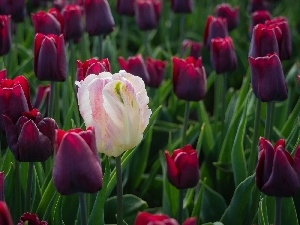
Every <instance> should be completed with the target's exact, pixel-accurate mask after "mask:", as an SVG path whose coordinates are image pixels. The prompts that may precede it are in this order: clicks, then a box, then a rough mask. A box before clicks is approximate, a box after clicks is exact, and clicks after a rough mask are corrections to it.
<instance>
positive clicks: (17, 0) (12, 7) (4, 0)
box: [0, 0, 26, 23]
mask: <svg viewBox="0 0 300 225" xmlns="http://www.w3.org/2000/svg"><path fill="white" fill-rule="evenodd" d="M0 15H11V17H12V20H13V21H14V22H16V23H18V22H22V21H24V19H25V16H26V5H25V0H13V1H11V0H1V1H0Z"/></svg>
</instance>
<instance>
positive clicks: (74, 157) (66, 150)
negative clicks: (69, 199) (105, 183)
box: [53, 128, 102, 195]
mask: <svg viewBox="0 0 300 225" xmlns="http://www.w3.org/2000/svg"><path fill="white" fill-rule="evenodd" d="M55 140H56V141H55V142H56V144H55V158H54V165H53V182H54V185H55V187H56V189H57V191H58V192H59V193H60V194H62V195H69V194H73V193H77V192H85V193H95V192H97V191H99V190H100V189H101V187H102V169H101V163H100V159H99V156H98V153H97V148H96V140H95V133H94V130H93V129H87V130H86V131H84V130H81V129H79V128H76V129H72V130H69V131H63V130H56V139H55ZM82 159H84V160H82Z"/></svg>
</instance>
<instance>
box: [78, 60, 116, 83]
mask: <svg viewBox="0 0 300 225" xmlns="http://www.w3.org/2000/svg"><path fill="white" fill-rule="evenodd" d="M101 72H111V68H110V64H109V61H108V59H107V58H105V59H101V60H98V59H95V58H92V59H88V60H85V61H84V62H83V63H82V62H81V61H80V60H77V73H76V79H77V81H81V80H84V79H85V78H86V77H87V76H88V75H90V74H99V73H101Z"/></svg>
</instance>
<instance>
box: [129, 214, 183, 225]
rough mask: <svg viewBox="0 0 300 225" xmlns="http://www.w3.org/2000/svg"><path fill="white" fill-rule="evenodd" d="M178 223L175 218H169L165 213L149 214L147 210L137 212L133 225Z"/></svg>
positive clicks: (175, 224)
mask: <svg viewBox="0 0 300 225" xmlns="http://www.w3.org/2000/svg"><path fill="white" fill-rule="evenodd" d="M147 224H160V225H179V224H178V222H177V221H176V220H175V219H172V218H170V217H169V216H167V215H165V214H159V213H157V214H151V213H148V212H139V213H138V214H137V216H136V218H135V221H134V225H147Z"/></svg>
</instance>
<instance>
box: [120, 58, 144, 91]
mask: <svg viewBox="0 0 300 225" xmlns="http://www.w3.org/2000/svg"><path fill="white" fill-rule="evenodd" d="M118 62H119V65H120V67H121V69H123V70H125V71H126V72H128V73H131V74H133V75H135V76H139V77H140V78H142V79H143V81H144V82H145V84H146V85H148V84H149V82H150V75H149V73H148V71H147V67H146V64H145V61H144V59H143V57H142V55H140V54H138V55H136V56H132V57H128V59H127V61H126V60H125V59H124V58H123V57H121V56H119V57H118Z"/></svg>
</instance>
